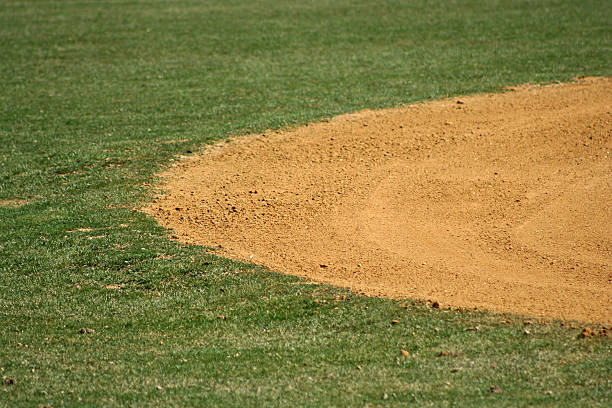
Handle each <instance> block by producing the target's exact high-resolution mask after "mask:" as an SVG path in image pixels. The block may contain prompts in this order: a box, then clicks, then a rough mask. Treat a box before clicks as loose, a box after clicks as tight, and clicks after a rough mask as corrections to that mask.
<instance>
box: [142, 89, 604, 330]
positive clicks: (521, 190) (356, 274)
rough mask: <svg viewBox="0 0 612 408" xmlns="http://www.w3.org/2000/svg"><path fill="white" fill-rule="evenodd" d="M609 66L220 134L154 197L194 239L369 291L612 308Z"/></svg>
mask: <svg viewBox="0 0 612 408" xmlns="http://www.w3.org/2000/svg"><path fill="white" fill-rule="evenodd" d="M611 136H612V79H611V78H599V79H597V78H588V79H583V80H579V81H577V82H574V83H570V84H565V85H551V86H523V87H514V88H513V89H512V91H511V92H507V93H502V94H492V95H477V96H466V97H461V98H453V99H448V100H442V101H434V102H427V103H422V104H415V105H410V106H407V107H403V108H398V109H391V110H386V111H363V112H358V113H355V114H349V115H343V116H340V117H337V118H334V119H332V120H331V121H328V122H323V123H317V124H312V125H308V126H304V127H300V128H297V129H294V130H291V131H278V132H265V134H262V135H253V136H249V137H241V138H236V139H235V140H233V141H232V142H230V143H220V144H218V145H216V146H214V147H212V148H210V149H208V151H206V152H205V153H204V154H202V155H201V156H197V157H191V158H188V159H186V160H184V161H183V162H181V163H179V164H177V165H176V166H175V167H174V168H172V169H171V170H170V171H168V172H167V173H166V174H164V177H166V180H167V181H166V183H165V184H164V185H163V186H162V188H163V189H164V190H166V191H167V194H166V195H163V196H161V197H158V199H156V200H155V202H154V203H152V204H151V205H150V206H149V207H148V208H147V209H146V211H147V212H148V213H149V214H152V215H153V216H155V217H156V218H157V219H158V220H159V222H160V223H162V224H163V225H165V226H166V227H169V228H172V229H173V230H174V231H175V234H176V235H177V237H178V239H179V240H181V241H184V242H189V243H195V244H201V245H206V246H221V248H220V249H219V250H218V251H217V253H220V254H223V255H226V256H229V257H233V258H238V259H242V260H250V261H252V262H254V263H257V264H260V265H264V266H267V267H269V268H270V269H272V270H275V271H278V272H282V273H287V274H293V275H297V276H302V277H306V278H308V279H311V280H315V281H318V282H325V283H331V284H334V285H340V286H344V287H347V288H350V289H352V290H355V291H358V292H362V293H365V294H368V295H377V296H378V295H381V296H389V297H393V298H405V297H411V298H421V299H431V300H432V301H436V302H439V303H438V304H439V305H441V306H442V307H445V306H457V307H478V308H483V309H488V310H492V311H498V312H515V313H519V314H524V315H529V316H537V317H552V318H561V319H576V320H583V321H593V322H605V323H610V322H612V309H611V307H612V301H611V300H612V296H611V295H612V286H611V285H612V273H611V272H612V270H611V260H612V155H611V150H612V146H611Z"/></svg>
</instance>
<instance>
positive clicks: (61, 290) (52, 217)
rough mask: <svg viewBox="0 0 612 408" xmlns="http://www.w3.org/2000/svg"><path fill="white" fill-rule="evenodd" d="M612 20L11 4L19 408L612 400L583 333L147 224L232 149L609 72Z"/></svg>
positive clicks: (10, 147) (6, 364) (3, 176)
mask: <svg viewBox="0 0 612 408" xmlns="http://www.w3.org/2000/svg"><path fill="white" fill-rule="evenodd" d="M611 27H612V5H611V3H610V2H607V1H601V0H597V1H588V0H586V1H585V0H542V1H505V0H499V1H488V2H481V1H467V0H466V1H422V0H411V1H409V0H406V1H373V0H351V1H342V0H338V1H331V0H327V1H326V0H310V1H303V2H297V1H279V0H274V1H272V0H265V1H260V0H258V1H242V0H230V1H228V0H224V1H205V2H204V1H182V0H177V1H155V0H152V1H151V0H146V1H144V0H143V1H137V0H133V1H65V0H63V1H12V0H0V52H1V54H0V55H1V60H0V221H1V222H0V225H1V226H0V407H20V406H23V407H32V406H43V405H47V406H52V407H62V406H138V407H145V406H206V405H218V406H313V407H315V406H316V407H318V406H378V405H385V406H387V405H388V406H406V405H410V404H414V405H415V406H435V407H439V406H470V407H473V406H483V407H490V406H530V405H543V406H602V407H607V406H609V404H610V403H611V400H612V391H611V389H612V354H611V342H610V340H609V337H608V338H605V337H600V336H597V337H593V338H586V339H580V338H577V335H578V334H579V332H580V329H581V327H582V326H580V325H579V324H576V325H573V326H571V325H564V326H562V325H561V324H560V323H559V322H544V323H541V324H527V325H526V323H529V321H530V319H527V318H521V317H518V316H500V315H493V314H488V313H484V312H476V311H456V310H446V309H433V308H431V307H430V306H429V305H428V304H427V303H426V302H412V301H391V300H385V299H373V298H366V297H362V296H359V295H357V294H352V293H349V292H347V291H344V290H340V289H336V288H331V287H327V286H317V285H312V284H308V283H307V282H304V281H300V280H298V279H297V278H292V277H287V276H283V275H278V274H274V273H271V272H267V271H264V270H261V269H260V268H257V267H253V266H249V265H245V264H240V263H235V262H231V261H228V260H225V259H222V258H219V257H216V256H215V254H214V251H211V250H208V251H207V250H206V249H205V248H201V247H195V246H186V245H181V244H179V243H176V242H173V241H171V240H169V239H168V236H169V232H168V231H165V230H163V229H162V228H160V227H159V226H157V225H156V223H155V222H154V220H152V219H151V218H149V217H147V216H145V215H144V214H142V213H139V212H137V211H135V210H134V209H135V208H138V207H139V205H140V203H142V202H144V201H146V200H148V199H149V198H150V197H151V196H152V195H153V194H154V186H155V183H156V182H157V179H156V178H155V174H156V172H157V171H159V170H160V169H163V168H164V167H165V166H168V165H169V164H171V162H172V161H173V160H176V158H177V157H178V156H179V155H183V154H188V153H190V152H193V151H197V150H199V149H201V148H202V147H203V146H204V145H205V144H207V143H210V142H212V141H215V140H219V139H222V138H225V137H227V136H228V135H232V134H244V133H248V132H256V131H262V130H264V129H267V128H279V127H283V126H291V125H295V124H301V123H306V122H308V121H313V120H317V119H321V118H325V117H330V116H333V115H336V114H339V113H344V112H350V111H354V110H358V109H362V108H381V107H389V106H396V105H398V104H403V103H409V102H412V101H419V100H425V99H431V98H438V97H442V96H445V95H455V94H465V93H474V92H483V91H495V90H498V89H499V88H500V87H501V86H505V85H511V84H517V83H523V82H528V81H531V82H546V81H567V80H570V79H572V78H574V77H577V76H582V75H589V76H591V75H610V74H611V73H612V30H611ZM450 289H452V288H450ZM393 321H397V322H396V323H395V324H393V323H392V322H393ZM401 350H405V351H407V352H408V353H409V356H404V355H402V354H401ZM443 351H444V352H445V353H446V355H440V354H444V353H442V352H443Z"/></svg>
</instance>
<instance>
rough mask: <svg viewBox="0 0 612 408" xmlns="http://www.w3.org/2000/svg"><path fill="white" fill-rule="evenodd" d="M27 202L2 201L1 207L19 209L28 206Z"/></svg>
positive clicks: (0, 201)
mask: <svg viewBox="0 0 612 408" xmlns="http://www.w3.org/2000/svg"><path fill="white" fill-rule="evenodd" d="M27 203H28V202H27V201H26V200H0V207H12V208H18V207H22V206H24V205H26V204H27Z"/></svg>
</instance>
